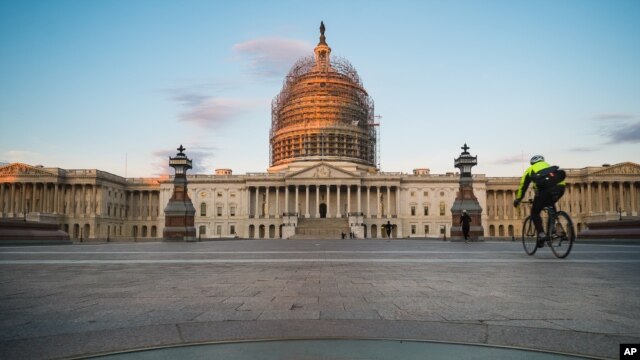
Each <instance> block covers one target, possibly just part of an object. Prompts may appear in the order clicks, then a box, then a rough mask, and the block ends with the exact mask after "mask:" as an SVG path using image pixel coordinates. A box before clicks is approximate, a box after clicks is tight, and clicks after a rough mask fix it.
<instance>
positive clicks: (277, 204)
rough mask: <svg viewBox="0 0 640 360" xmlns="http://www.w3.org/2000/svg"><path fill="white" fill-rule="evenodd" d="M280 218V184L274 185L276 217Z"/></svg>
mask: <svg viewBox="0 0 640 360" xmlns="http://www.w3.org/2000/svg"><path fill="white" fill-rule="evenodd" d="M277 218H280V186H276V219H277Z"/></svg>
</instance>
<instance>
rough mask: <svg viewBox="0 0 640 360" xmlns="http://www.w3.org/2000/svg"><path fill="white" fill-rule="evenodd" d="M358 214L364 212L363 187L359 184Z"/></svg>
mask: <svg viewBox="0 0 640 360" xmlns="http://www.w3.org/2000/svg"><path fill="white" fill-rule="evenodd" d="M357 197H358V214H360V213H361V212H362V187H361V186H360V184H358V196H357Z"/></svg>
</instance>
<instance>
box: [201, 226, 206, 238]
mask: <svg viewBox="0 0 640 360" xmlns="http://www.w3.org/2000/svg"><path fill="white" fill-rule="evenodd" d="M202 235H207V227H206V226H204V225H200V236H202Z"/></svg>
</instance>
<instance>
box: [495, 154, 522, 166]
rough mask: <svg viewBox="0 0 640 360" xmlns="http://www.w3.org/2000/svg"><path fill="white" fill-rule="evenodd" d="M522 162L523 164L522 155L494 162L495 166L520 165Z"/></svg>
mask: <svg viewBox="0 0 640 360" xmlns="http://www.w3.org/2000/svg"><path fill="white" fill-rule="evenodd" d="M521 162H522V155H512V156H508V157H503V158H500V159H496V160H494V161H493V163H494V164H500V165H511V164H520V163H521Z"/></svg>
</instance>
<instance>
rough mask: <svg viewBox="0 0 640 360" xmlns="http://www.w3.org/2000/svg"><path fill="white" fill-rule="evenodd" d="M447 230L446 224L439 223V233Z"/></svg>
mask: <svg viewBox="0 0 640 360" xmlns="http://www.w3.org/2000/svg"><path fill="white" fill-rule="evenodd" d="M446 232H447V225H440V234H442V235H444V234H445V233H446Z"/></svg>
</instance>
